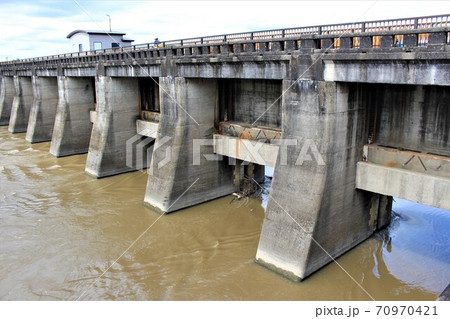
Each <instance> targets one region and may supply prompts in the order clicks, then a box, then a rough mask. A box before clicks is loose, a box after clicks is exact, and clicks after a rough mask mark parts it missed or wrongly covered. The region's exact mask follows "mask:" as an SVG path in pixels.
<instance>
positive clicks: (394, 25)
mask: <svg viewBox="0 0 450 319" xmlns="http://www.w3.org/2000/svg"><path fill="white" fill-rule="evenodd" d="M435 28H445V29H448V28H450V14H445V15H438V16H427V17H416V18H404V19H391V20H379V21H366V22H354V23H340V24H330V25H320V26H308V27H297V28H288V29H274V30H263V31H253V32H241V33H232V34H222V35H212V36H203V37H195V38H187V39H178V40H168V41H163V42H161V44H160V45H162V47H163V48H168V47H183V46H195V45H200V44H216V43H233V42H240V41H258V40H269V39H292V38H299V37H300V36H304V35H337V36H340V35H343V34H349V35H358V34H363V33H367V32H375V33H376V32H388V31H408V30H418V31H422V30H423V31H426V30H429V29H435ZM152 48H156V46H155V44H154V43H153V42H151V43H144V44H137V45H132V46H126V47H121V48H118V49H102V50H92V51H83V52H74V53H65V54H58V55H51V56H45V57H38V58H29V59H18V60H12V61H8V62H0V64H9V63H17V62H19V63H26V62H36V61H48V60H54V59H62V58H77V57H84V56H92V55H97V54H101V53H115V52H129V51H137V50H149V49H152Z"/></svg>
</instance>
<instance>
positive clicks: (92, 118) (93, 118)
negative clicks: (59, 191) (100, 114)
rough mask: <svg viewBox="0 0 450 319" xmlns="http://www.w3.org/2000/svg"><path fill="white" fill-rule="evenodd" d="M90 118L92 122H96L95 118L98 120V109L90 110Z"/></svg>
mask: <svg viewBox="0 0 450 319" xmlns="http://www.w3.org/2000/svg"><path fill="white" fill-rule="evenodd" d="M89 119H90V121H91V123H92V124H94V123H95V120H97V111H90V112H89Z"/></svg>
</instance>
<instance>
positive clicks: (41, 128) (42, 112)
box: [25, 76, 58, 143]
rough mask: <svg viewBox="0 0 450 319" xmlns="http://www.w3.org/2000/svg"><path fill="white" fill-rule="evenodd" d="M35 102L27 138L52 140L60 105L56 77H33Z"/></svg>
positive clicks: (32, 107)
mask: <svg viewBox="0 0 450 319" xmlns="http://www.w3.org/2000/svg"><path fill="white" fill-rule="evenodd" d="M32 84H33V103H32V105H31V111H30V117H29V120H28V128H27V135H26V137H25V139H26V140H27V141H28V142H30V143H38V142H47V141H51V139H52V135H53V127H54V125H55V117H56V108H57V106H58V81H57V78H56V77H38V76H33V77H32Z"/></svg>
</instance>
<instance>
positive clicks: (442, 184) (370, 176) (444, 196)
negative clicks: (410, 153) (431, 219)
mask: <svg viewBox="0 0 450 319" xmlns="http://www.w3.org/2000/svg"><path fill="white" fill-rule="evenodd" d="M356 188H358V189H362V190H366V191H370V192H373V193H378V194H383V195H389V196H394V197H399V198H403V199H406V200H410V201H413V202H416V203H421V204H425V205H430V206H434V207H438V208H442V209H446V210H450V198H449V196H448V194H450V178H448V177H439V176H436V175H431V174H425V173H419V172H415V171H410V170H406V169H401V168H395V167H388V166H384V165H379V164H373V163H369V162H358V164H357V169H356Z"/></svg>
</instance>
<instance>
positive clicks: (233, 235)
mask: <svg viewBox="0 0 450 319" xmlns="http://www.w3.org/2000/svg"><path fill="white" fill-rule="evenodd" d="M49 146H50V145H49V143H40V144H33V145H32V144H29V143H27V142H26V141H25V134H14V135H13V134H10V133H8V132H7V128H6V127H0V299H1V300H77V299H80V300H370V297H369V296H368V295H367V294H366V293H365V292H364V291H363V290H362V289H361V288H360V287H358V285H357V284H356V283H355V282H354V281H352V279H350V277H349V276H348V275H347V274H346V273H345V272H344V271H343V270H342V269H341V268H340V267H339V266H338V265H336V264H334V263H332V264H329V265H328V266H326V267H324V268H323V269H321V270H320V271H318V272H317V273H315V274H314V275H312V276H311V277H309V278H308V279H306V280H305V281H303V282H301V283H295V282H291V281H289V280H287V279H285V278H283V277H281V276H279V275H277V274H275V273H273V272H271V271H269V270H267V269H265V268H263V267H261V266H259V265H258V264H256V263H255V262H254V257H255V254H256V249H257V245H258V239H259V235H260V232H261V225H262V222H263V218H264V208H263V206H264V202H263V201H262V200H260V199H256V198H252V199H250V200H248V201H234V202H231V200H232V197H231V196H228V197H223V198H220V199H217V200H214V201H211V202H208V203H205V204H202V205H197V206H195V207H191V208H188V209H185V210H182V211H179V212H176V213H173V214H169V215H165V216H163V217H162V218H159V217H160V215H158V214H156V213H155V212H153V211H151V210H150V209H148V208H146V207H144V206H143V204H142V203H143V197H144V192H145V187H146V182H147V175H146V173H145V172H135V173H128V174H122V175H118V176H114V177H109V178H104V179H100V180H95V179H92V178H91V177H89V176H87V175H85V174H84V166H85V162H86V155H76V156H69V157H64V158H54V157H53V156H51V155H50V154H49V153H48V150H49ZM394 209H395V211H396V214H394V217H393V221H392V224H391V226H390V227H389V229H387V230H385V231H383V232H381V233H379V234H377V235H374V236H372V237H371V238H370V239H368V240H366V241H365V242H364V243H362V244H361V245H359V246H357V247H356V248H354V249H352V250H351V251H350V252H348V253H346V254H345V255H343V256H342V257H340V258H338V262H339V264H340V265H341V266H342V267H343V268H344V269H345V270H346V271H347V272H348V273H349V275H351V276H352V277H353V278H354V279H355V280H356V281H357V282H358V283H359V284H360V285H361V286H362V287H363V288H364V289H365V290H366V291H367V292H368V293H369V294H370V295H371V296H372V297H373V298H374V299H376V300H435V299H436V298H437V296H438V295H439V294H440V293H441V291H442V290H443V289H444V288H445V287H446V286H447V284H448V283H449V282H450V213H449V212H447V211H443V210H438V209H435V208H431V207H426V206H422V205H418V204H412V203H409V202H406V201H402V200H397V202H396V204H395V206H394ZM158 218H159V219H158ZM155 221H156V222H155ZM154 222H155V223H154ZM152 223H154V225H153V226H152V227H151V228H149V226H150V225H152ZM148 228H149V229H148ZM146 229H148V230H147V232H145V234H144V235H142V237H140V239H139V240H137V241H136V243H135V244H134V246H132V247H131V248H130V249H129V250H127V251H126V249H127V248H128V247H129V246H130V244H132V243H133V242H134V241H135V240H136V239H137V238H139V236H141V234H142V233H143V232H144V231H145V230H146ZM125 251H126V252H125ZM120 256H121V258H119V257H120ZM118 258H119V259H118ZM117 259H118V260H117ZM116 260H117V262H116V263H114V262H115V261H116ZM111 265H113V266H111ZM110 266H111V267H110ZM109 267H110V268H109ZM108 268H109V269H108ZM107 269H108V271H106V270H107ZM105 271H106V272H105Z"/></svg>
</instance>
